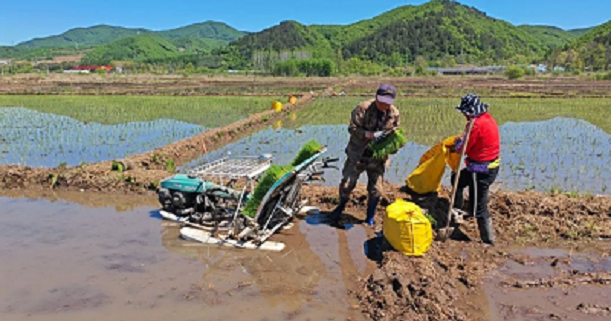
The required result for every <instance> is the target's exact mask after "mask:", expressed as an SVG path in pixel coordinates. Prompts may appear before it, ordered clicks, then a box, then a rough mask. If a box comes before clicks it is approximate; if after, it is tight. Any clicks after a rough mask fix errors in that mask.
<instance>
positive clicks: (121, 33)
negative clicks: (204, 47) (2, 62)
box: [16, 25, 151, 49]
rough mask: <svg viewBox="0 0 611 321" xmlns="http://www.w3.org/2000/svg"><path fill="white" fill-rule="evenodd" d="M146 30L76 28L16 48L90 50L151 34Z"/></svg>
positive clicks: (100, 27)
mask: <svg viewBox="0 0 611 321" xmlns="http://www.w3.org/2000/svg"><path fill="white" fill-rule="evenodd" d="M150 32H151V31H150V30H146V29H130V28H123V27H114V26H108V25H98V26H92V27H89V28H76V29H71V30H68V31H66V32H64V33H62V34H60V35H57V36H51V37H45V38H35V39H32V40H29V41H25V42H22V43H19V44H17V46H16V47H21V48H29V49H38V48H68V47H69V48H76V47H80V48H88V47H94V46H99V45H103V44H107V43H110V42H113V41H116V40H119V39H123V38H127V37H131V36H135V35H137V34H139V33H141V34H144V33H150Z"/></svg>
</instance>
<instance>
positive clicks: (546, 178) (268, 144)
mask: <svg viewBox="0 0 611 321" xmlns="http://www.w3.org/2000/svg"><path fill="white" fill-rule="evenodd" d="M500 131H501V140H502V142H501V144H502V145H501V161H502V168H501V171H500V174H499V178H498V179H497V182H499V183H500V184H502V187H503V188H504V189H510V190H523V189H535V190H539V191H551V190H555V191H565V192H566V191H574V192H581V193H587V192H589V193H592V194H608V193H609V192H610V191H609V188H611V171H610V170H609V166H608V163H609V161H611V135H609V134H607V133H606V132H604V131H603V130H601V129H599V128H597V127H596V126H594V125H592V124H590V123H588V122H586V121H584V120H579V119H568V118H554V119H551V120H546V121H537V122H520V123H505V124H504V125H501V126H500ZM407 134H408V135H409V132H408V133H407ZM408 137H409V136H408ZM311 139H316V140H317V141H318V142H319V143H321V144H326V145H327V146H328V148H329V151H328V156H334V157H340V169H341V164H342V163H343V161H344V160H345V153H344V149H345V148H346V144H347V143H348V139H349V134H348V130H347V125H304V126H301V127H299V128H298V129H285V128H280V127H278V128H277V129H274V128H269V129H268V130H264V131H261V132H258V133H256V134H254V135H252V136H250V137H248V138H245V139H242V140H240V141H238V142H235V143H233V144H230V145H227V146H225V147H223V148H221V149H219V150H216V151H214V152H210V153H208V154H206V155H204V156H202V157H201V158H200V159H198V160H195V161H193V162H191V163H189V164H186V165H185V166H184V168H185V169H187V168H190V167H193V166H196V165H198V164H200V163H202V162H207V161H211V160H214V159H216V158H219V157H222V156H225V155H227V154H229V153H231V154H233V155H242V154H251V155H259V154H261V153H271V154H273V155H274V157H275V161H276V162H277V163H279V164H287V163H289V162H290V161H291V160H292V158H293V157H294V155H295V153H297V151H298V149H299V148H300V146H303V144H305V143H306V142H308V141H309V140H311ZM428 148H430V145H422V144H419V143H416V142H413V141H410V142H409V143H408V144H407V145H406V146H405V147H404V148H403V149H402V150H401V151H399V152H398V153H397V154H396V155H393V156H392V158H391V165H390V168H389V169H388V170H387V174H386V176H385V179H386V180H388V181H389V182H391V183H397V184H402V183H404V182H405V179H406V178H407V176H408V175H409V174H410V173H411V172H412V171H413V170H414V169H415V168H416V167H417V166H418V162H419V160H420V157H421V156H422V154H424V152H425V151H426V150H428ZM325 178H326V179H327V182H326V184H327V185H337V184H338V183H339V180H340V178H341V170H337V171H327V173H326V174H325ZM361 182H363V183H364V182H366V175H362V177H361ZM443 183H444V184H449V175H446V177H445V180H444V182H443Z"/></svg>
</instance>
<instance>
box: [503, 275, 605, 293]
mask: <svg viewBox="0 0 611 321" xmlns="http://www.w3.org/2000/svg"><path fill="white" fill-rule="evenodd" d="M501 284H502V285H504V286H506V287H514V288H519V289H526V288H553V287H561V286H576V285H584V284H596V285H611V272H603V273H583V272H574V273H573V272H571V273H567V274H565V275H561V276H557V277H554V278H549V279H539V280H513V281H504V282H502V283H501Z"/></svg>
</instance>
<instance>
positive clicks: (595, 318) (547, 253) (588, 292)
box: [483, 244, 611, 321]
mask: <svg viewBox="0 0 611 321" xmlns="http://www.w3.org/2000/svg"><path fill="white" fill-rule="evenodd" d="M606 249H607V250H603V251H602V253H574V252H572V251H570V250H563V249H538V248H529V249H524V250H521V251H518V252H517V253H518V254H519V255H524V256H523V257H522V258H521V259H518V260H509V261H507V262H506V263H505V264H503V265H502V266H501V267H500V268H499V269H497V270H496V271H494V272H493V273H491V275H489V277H488V280H487V281H486V282H485V284H484V287H483V290H484V292H485V295H486V297H487V301H488V308H489V309H488V312H489V319H490V320H492V321H505V320H507V321H508V320H517V321H530V320H532V321H535V320H537V321H539V320H567V321H569V320H570V321H581V320H591V321H608V320H610V319H611V286H609V285H580V284H576V285H569V286H553V287H551V288H542V287H536V288H528V289H518V288H513V287H507V286H501V285H500V284H499V282H502V281H503V280H506V279H510V280H515V279H518V280H522V281H525V280H539V279H550V278H554V277H563V275H567V273H568V272H569V271H571V272H572V273H578V272H579V273H601V272H603V273H604V272H611V258H610V257H609V256H608V255H609V254H610V251H609V250H608V249H609V247H608V244H607V246H606ZM599 252H600V251H599Z"/></svg>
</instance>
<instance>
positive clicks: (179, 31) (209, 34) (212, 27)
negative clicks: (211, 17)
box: [155, 21, 244, 43]
mask: <svg viewBox="0 0 611 321" xmlns="http://www.w3.org/2000/svg"><path fill="white" fill-rule="evenodd" d="M155 35H157V36H160V37H163V38H166V39H176V38H198V39H216V40H222V41H225V42H226V43H229V42H231V41H234V40H237V39H239V38H240V37H242V36H243V35H244V32H242V31H239V30H236V29H235V28H232V27H230V26H229V25H227V24H225V23H222V22H215V21H206V22H202V23H195V24H192V25H188V26H185V27H181V28H176V29H171V30H165V31H158V32H155Z"/></svg>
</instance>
